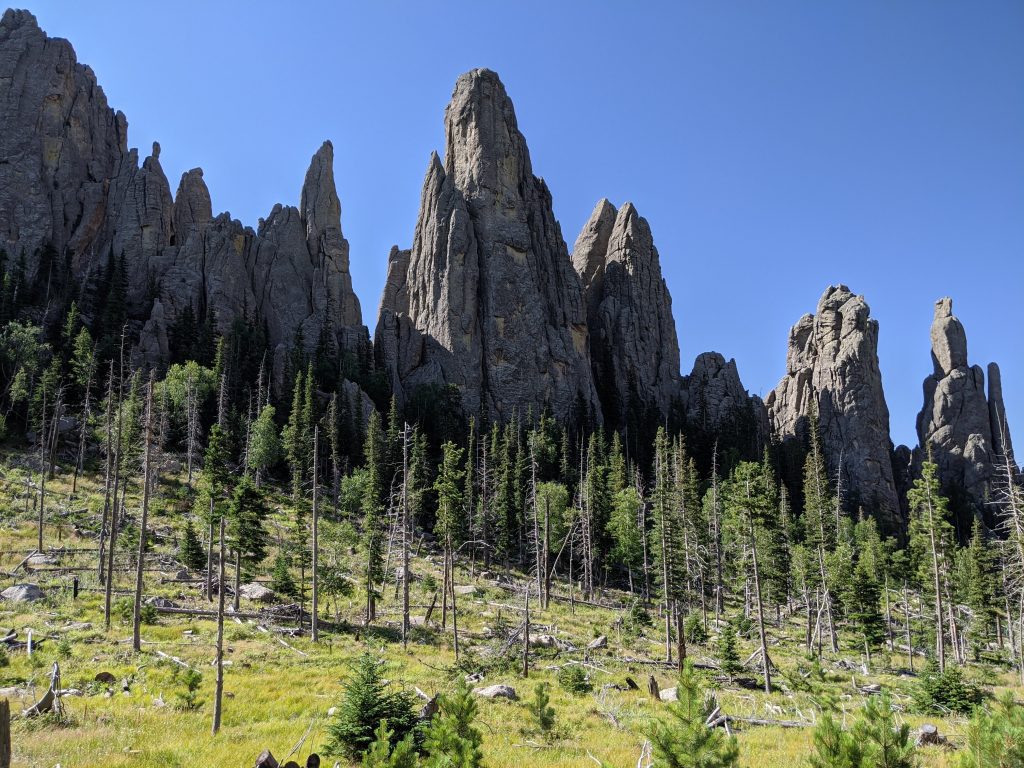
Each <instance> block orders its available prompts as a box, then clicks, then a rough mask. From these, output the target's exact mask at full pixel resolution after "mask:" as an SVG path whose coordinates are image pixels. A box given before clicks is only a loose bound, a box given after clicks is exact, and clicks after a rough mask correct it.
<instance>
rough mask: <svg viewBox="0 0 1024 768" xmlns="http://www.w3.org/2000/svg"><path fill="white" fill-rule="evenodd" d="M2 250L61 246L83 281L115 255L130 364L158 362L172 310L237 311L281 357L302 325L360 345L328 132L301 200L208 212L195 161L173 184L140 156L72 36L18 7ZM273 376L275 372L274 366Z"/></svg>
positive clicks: (0, 216)
mask: <svg viewBox="0 0 1024 768" xmlns="http://www.w3.org/2000/svg"><path fill="white" fill-rule="evenodd" d="M0 157H2V158H3V160H4V162H0V248H3V249H4V250H6V251H7V252H8V254H10V255H11V256H12V257H13V256H15V255H20V254H22V253H23V254H24V255H25V259H26V264H27V266H28V272H29V274H30V275H31V274H32V273H33V271H34V269H35V266H36V261H37V257H36V254H37V252H38V250H39V249H40V248H41V247H42V246H44V245H51V246H53V247H54V248H55V249H56V251H57V253H58V254H60V255H61V256H64V255H67V256H69V257H70V259H71V264H72V266H73V269H74V271H75V274H76V276H77V277H78V278H79V279H80V281H81V282H82V283H83V284H84V283H86V282H87V278H88V276H89V275H90V274H91V273H93V272H94V271H95V270H96V269H97V268H99V267H100V265H101V264H102V263H103V261H104V260H105V259H106V257H107V254H108V253H109V252H113V253H114V254H117V255H120V254H124V257H125V267H126V271H127V284H128V297H127V299H128V314H129V317H130V318H131V320H132V321H133V322H132V328H133V330H134V331H135V332H139V335H138V337H137V352H138V353H139V357H140V360H139V361H140V362H143V363H148V364H154V365H156V364H159V363H161V362H163V361H165V360H166V357H167V353H168V339H167V335H168V329H169V328H170V326H171V324H172V323H173V322H174V320H175V318H176V317H178V316H179V314H180V313H181V312H182V311H183V309H184V308H185V307H186V306H188V305H192V307H193V308H194V310H195V311H196V312H197V313H199V314H204V313H206V312H207V311H214V312H215V314H216V320H217V325H218V326H219V328H220V330H222V331H224V330H226V329H227V328H228V326H229V325H230V323H231V321H232V320H233V319H234V318H236V317H238V316H240V315H242V314H243V313H245V314H247V315H249V316H250V317H253V318H256V319H257V321H259V322H262V323H265V325H266V327H267V331H268V337H269V338H268V341H269V345H270V348H271V349H272V350H273V351H274V353H275V358H276V359H277V361H278V363H279V364H280V363H281V362H282V361H283V357H284V351H285V350H286V349H288V348H290V347H291V346H292V344H293V343H294V341H295V339H296V337H297V335H299V334H301V337H302V338H303V339H304V342H305V345H306V347H307V349H310V350H311V349H313V348H314V347H315V346H316V345H317V343H318V341H320V340H322V338H323V337H324V334H326V339H327V341H328V343H330V344H331V345H332V346H334V347H335V348H336V349H338V350H339V351H345V350H347V351H356V350H358V349H359V348H360V346H361V345H366V344H367V343H368V337H367V332H366V329H365V327H363V326H362V318H361V311H360V307H359V301H358V299H357V298H356V296H355V293H354V292H353V290H352V281H351V278H350V276H349V270H348V266H349V264H348V259H349V250H348V243H347V241H346V240H345V239H344V237H343V236H342V233H341V206H340V204H339V201H338V195H337V191H336V189H335V183H334V175H333V169H332V165H333V159H334V154H333V147H332V146H331V144H330V142H325V143H324V145H323V146H322V147H321V148H320V149H319V150H318V151H317V152H316V154H315V155H314V156H313V159H312V162H311V164H310V168H309V171H308V172H307V174H306V179H305V182H304V184H303V187H302V194H301V203H300V206H299V208H293V207H289V206H276V207H275V208H274V210H273V211H272V212H271V214H270V216H269V217H268V218H267V220H266V221H263V222H261V224H260V227H259V232H258V233H257V232H254V231H253V230H252V229H251V228H248V227H243V226H242V224H241V223H239V222H238V221H235V220H232V219H231V217H230V215H228V214H226V213H225V214H221V215H219V216H216V217H214V216H213V209H212V205H211V202H210V194H209V191H208V189H207V187H206V184H205V182H204V181H203V174H202V171H201V170H200V169H198V168H197V169H194V170H191V171H189V172H188V173H186V174H184V176H183V177H182V179H181V183H180V184H179V186H178V192H177V195H174V196H172V195H171V189H170V185H169V184H168V182H167V177H166V175H165V174H164V171H163V169H162V168H161V166H160V145H159V144H155V143H154V145H153V150H152V153H151V154H150V156H149V157H147V158H146V159H145V161H144V162H143V163H142V165H141V167H140V166H139V162H138V153H137V151H136V150H134V149H128V146H127V121H126V119H125V117H124V115H123V114H122V113H120V112H117V113H115V112H113V111H112V110H111V109H110V107H109V106H108V105H107V101H106V97H105V96H104V94H103V91H102V89H101V88H100V87H99V86H98V85H97V83H96V78H95V76H94V74H93V72H92V70H90V69H89V68H88V67H86V66H83V65H81V64H78V63H77V61H76V59H75V53H74V50H73V49H72V47H71V45H70V44H69V43H68V42H67V41H65V40H54V39H50V38H48V37H47V36H46V35H45V33H44V32H43V31H42V30H41V29H39V26H38V25H37V23H36V20H35V18H34V17H33V16H32V15H31V14H30V13H28V12H25V11H10V10H9V11H7V12H5V13H4V15H3V18H2V19H0ZM276 373H277V375H278V376H280V375H281V373H282V371H281V370H277V371H276Z"/></svg>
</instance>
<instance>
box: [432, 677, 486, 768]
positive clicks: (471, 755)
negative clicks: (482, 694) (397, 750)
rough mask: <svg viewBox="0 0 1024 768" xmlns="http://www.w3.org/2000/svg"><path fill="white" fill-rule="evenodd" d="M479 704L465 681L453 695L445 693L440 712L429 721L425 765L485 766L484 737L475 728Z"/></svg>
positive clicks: (443, 767)
mask: <svg viewBox="0 0 1024 768" xmlns="http://www.w3.org/2000/svg"><path fill="white" fill-rule="evenodd" d="M476 713H477V705H476V700H475V699H474V697H473V692H472V690H471V689H470V688H469V686H468V685H466V684H465V683H464V682H461V681H460V683H459V685H458V687H457V688H456V690H455V693H454V694H452V695H450V696H449V695H442V696H441V697H440V700H439V702H438V714H436V715H435V716H434V719H433V720H431V722H430V727H429V728H428V729H427V733H426V738H425V739H424V742H423V747H424V749H425V750H426V752H427V755H428V757H427V759H426V760H425V761H424V763H425V766H426V768H480V766H481V765H483V750H482V749H481V744H482V743H483V736H482V735H481V733H480V731H479V730H478V729H477V728H475V727H474V725H473V721H474V720H475V719H476Z"/></svg>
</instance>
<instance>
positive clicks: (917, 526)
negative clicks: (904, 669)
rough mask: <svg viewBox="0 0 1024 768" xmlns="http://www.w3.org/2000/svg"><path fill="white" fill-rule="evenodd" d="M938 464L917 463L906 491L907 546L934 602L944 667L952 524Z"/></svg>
mask: <svg viewBox="0 0 1024 768" xmlns="http://www.w3.org/2000/svg"><path fill="white" fill-rule="evenodd" d="M938 473H939V468H938V466H936V465H935V463H933V462H932V461H926V462H924V463H923V464H922V466H921V476H920V477H919V478H917V479H916V480H915V481H914V487H913V488H911V489H910V491H909V492H908V493H907V502H908V504H909V505H910V549H911V553H912V556H913V558H914V562H915V563H916V564H917V570H918V573H919V575H920V578H921V581H922V583H925V584H930V585H931V588H932V597H933V600H934V606H935V643H936V661H937V663H938V665H939V671H940V672H941V671H944V670H945V668H946V643H945V626H944V625H945V620H944V615H943V600H942V598H943V593H944V591H945V583H946V577H947V574H948V567H949V562H948V559H949V552H950V550H951V548H952V538H953V526H952V525H951V524H950V522H949V502H948V501H947V500H946V498H945V497H944V496H943V495H942V494H941V492H940V489H939V474H938Z"/></svg>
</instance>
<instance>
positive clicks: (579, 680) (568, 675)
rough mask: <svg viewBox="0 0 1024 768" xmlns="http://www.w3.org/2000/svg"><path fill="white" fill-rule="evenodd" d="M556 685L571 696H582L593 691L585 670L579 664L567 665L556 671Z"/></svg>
mask: <svg viewBox="0 0 1024 768" xmlns="http://www.w3.org/2000/svg"><path fill="white" fill-rule="evenodd" d="M558 684H559V685H560V686H562V689H563V690H565V691H568V692H569V693H571V694H572V695H573V696H582V695H583V694H584V693H590V692H591V691H592V690H594V686H593V685H592V684H591V682H590V679H589V678H588V677H587V672H586V670H585V669H583V667H581V666H580V665H579V664H567V665H566V666H564V667H562V668H561V669H560V670H558Z"/></svg>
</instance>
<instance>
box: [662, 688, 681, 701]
mask: <svg viewBox="0 0 1024 768" xmlns="http://www.w3.org/2000/svg"><path fill="white" fill-rule="evenodd" d="M658 698H660V699H661V700H662V701H679V694H678V690H677V689H676V688H666V689H664V690H663V691H660V692H659V693H658Z"/></svg>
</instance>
